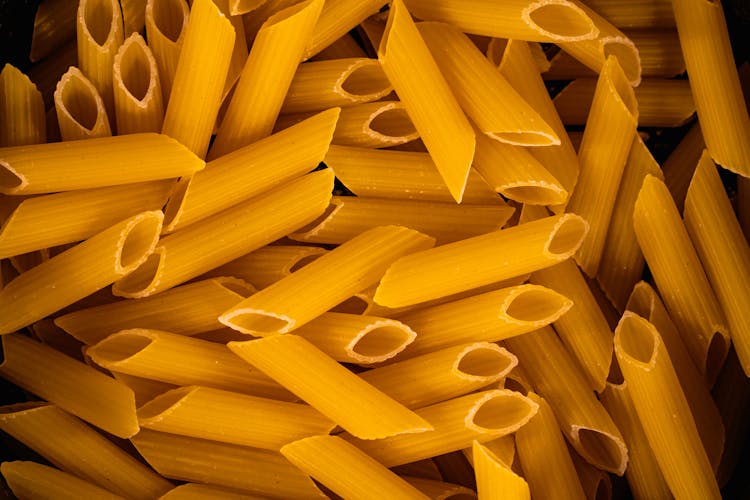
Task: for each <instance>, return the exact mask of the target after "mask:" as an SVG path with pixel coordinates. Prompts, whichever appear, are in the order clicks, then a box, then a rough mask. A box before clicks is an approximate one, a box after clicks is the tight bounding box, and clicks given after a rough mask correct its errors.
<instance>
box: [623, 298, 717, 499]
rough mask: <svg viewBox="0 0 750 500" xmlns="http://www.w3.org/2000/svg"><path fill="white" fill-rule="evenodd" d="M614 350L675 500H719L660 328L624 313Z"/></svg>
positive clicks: (714, 481)
mask: <svg viewBox="0 0 750 500" xmlns="http://www.w3.org/2000/svg"><path fill="white" fill-rule="evenodd" d="M615 353H616V354H617V360H618V362H619V364H620V369H621V370H622V373H623V376H624V377H625V381H626V382H627V383H628V391H629V393H630V396H631V397H632V399H633V406H634V407H635V410H636V413H637V414H638V418H639V420H640V422H641V425H642V426H643V430H644V432H645V434H646V437H647V438H648V442H649V444H650V446H651V449H652V450H653V452H654V456H655V458H656V461H657V462H658V463H659V467H660V468H661V471H662V473H663V474H664V479H665V480H666V482H667V484H668V485H669V488H670V490H671V491H672V494H673V495H674V496H675V497H676V498H721V494H720V492H719V487H718V485H717V484H716V478H715V477H714V474H713V470H712V467H711V463H710V462H709V460H708V456H707V455H706V452H705V450H704V449H703V446H702V443H701V440H700V436H699V435H698V431H697V429H696V427H695V421H694V420H693V418H692V416H691V414H690V408H689V406H688V404H687V400H686V399H685V395H684V394H683V393H682V390H681V389H680V383H679V381H678V380H677V375H676V374H675V371H674V368H673V367H672V362H671V361H670V359H669V354H667V352H666V350H665V347H664V343H663V342H662V341H661V337H660V336H659V332H658V331H657V330H656V328H655V327H654V326H653V325H652V324H651V323H649V322H648V321H647V320H645V319H643V318H641V317H640V316H638V315H636V314H634V313H631V312H626V313H625V314H624V315H623V317H622V319H621V320H620V323H619V324H618V325H617V329H616V330H615Z"/></svg>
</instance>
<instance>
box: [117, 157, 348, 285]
mask: <svg viewBox="0 0 750 500" xmlns="http://www.w3.org/2000/svg"><path fill="white" fill-rule="evenodd" d="M332 184H333V175H332V174H331V173H330V172H329V171H327V170H323V171H320V172H315V173H312V174H310V175H307V176H304V177H300V178H299V179H296V180H294V181H291V182H287V183H286V184H284V185H281V186H279V187H277V188H275V189H273V190H270V191H268V192H266V193H264V194H262V195H260V196H256V197H255V198H253V199H251V200H249V201H247V202H245V203H241V204H238V205H235V206H234V207H232V208H230V209H228V210H224V211H223V212H220V213H218V214H216V215H213V216H211V217H208V218H206V219H203V220H202V221H201V222H200V223H196V224H193V225H192V226H190V227H189V228H187V229H184V230H182V231H178V232H176V233H175V234H172V235H169V236H167V237H165V238H162V239H161V240H160V241H159V246H158V247H157V249H156V250H155V253H154V254H153V255H152V256H151V258H150V259H148V260H147V261H146V262H145V263H144V264H143V266H141V267H140V268H138V269H137V270H136V271H135V272H133V273H132V274H130V275H128V276H127V277H125V278H124V279H122V280H120V281H118V282H117V283H116V284H115V285H114V287H113V289H112V290H113V292H114V294H115V295H119V296H122V297H128V298H141V297H148V296H150V295H154V294H156V293H158V292H162V291H164V290H167V289H169V288H172V287H174V286H177V285H180V284H182V283H184V282H186V281H188V280H190V279H192V278H195V277H197V276H200V275H201V274H203V273H205V272H206V271H209V270H211V269H214V268H216V267H218V266H220V265H222V264H226V263H227V262H230V261H232V260H234V259H236V258H238V257H240V256H242V255H245V254H247V253H249V252H251V251H253V250H256V249H258V248H261V247H263V246H264V245H266V244H268V243H270V242H272V241H274V240H277V239H278V238H281V237H282V236H284V235H285V234H287V233H290V232H292V231H295V230H296V229H299V228H300V227H301V226H303V225H304V224H307V223H309V222H311V221H312V220H314V219H315V218H316V217H317V216H318V215H320V214H321V213H322V212H323V210H325V207H326V206H327V205H328V201H329V199H330V196H331V194H330V193H331V188H332Z"/></svg>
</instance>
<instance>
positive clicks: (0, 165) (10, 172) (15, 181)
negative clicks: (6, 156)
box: [0, 152, 29, 194]
mask: <svg viewBox="0 0 750 500" xmlns="http://www.w3.org/2000/svg"><path fill="white" fill-rule="evenodd" d="M0 154H2V153H1V152H0ZM28 185H29V181H28V180H27V179H26V176H24V175H23V174H21V173H19V172H16V170H15V169H14V168H13V167H11V166H10V163H8V162H7V161H4V160H3V159H2V158H0V193H2V194H16V193H17V192H19V191H22V190H23V189H24V188H25V187H26V186H28Z"/></svg>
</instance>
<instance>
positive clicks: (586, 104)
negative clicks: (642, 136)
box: [554, 78, 695, 127]
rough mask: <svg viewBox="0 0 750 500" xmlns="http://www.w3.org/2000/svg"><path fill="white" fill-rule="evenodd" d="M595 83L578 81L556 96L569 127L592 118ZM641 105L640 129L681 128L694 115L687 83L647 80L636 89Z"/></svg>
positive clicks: (561, 113)
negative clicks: (590, 112) (589, 117)
mask: <svg viewBox="0 0 750 500" xmlns="http://www.w3.org/2000/svg"><path fill="white" fill-rule="evenodd" d="M595 86H596V81H595V80H594V79H592V78H579V79H577V80H575V81H573V82H571V83H570V84H569V85H568V86H567V87H565V88H564V89H563V90H562V92H560V93H559V94H557V96H556V97H555V100H554V103H555V107H556V108H557V111H558V113H560V118H561V119H562V121H563V123H565V124H566V125H583V124H585V123H586V119H587V117H588V116H589V111H590V108H591V106H590V103H591V99H592V97H593V95H594V87H595ZM634 91H635V98H636V100H637V101H638V125H639V126H642V127H679V126H681V125H684V124H685V123H686V122H687V121H688V120H689V119H690V118H691V117H692V116H693V114H694V113H695V103H694V102H693V95H692V93H691V92H690V85H689V84H688V81H687V80H666V79H657V78H645V79H643V81H642V82H641V84H640V85H639V86H638V87H636V88H635V89H634Z"/></svg>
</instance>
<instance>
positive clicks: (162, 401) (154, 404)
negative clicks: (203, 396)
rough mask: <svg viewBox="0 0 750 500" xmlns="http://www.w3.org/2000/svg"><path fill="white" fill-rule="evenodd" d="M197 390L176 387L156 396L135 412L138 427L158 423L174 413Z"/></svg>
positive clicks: (194, 388) (191, 387) (194, 387)
mask: <svg viewBox="0 0 750 500" xmlns="http://www.w3.org/2000/svg"><path fill="white" fill-rule="evenodd" d="M197 389H198V388H197V387H196V386H187V387H178V388H177V389H172V390H171V391H167V392H165V393H163V394H160V395H159V396H156V397H155V398H154V399H152V400H151V401H149V402H148V403H146V404H144V405H143V406H141V407H140V408H138V410H136V412H137V415H138V425H140V426H141V427H148V426H149V425H152V424H155V423H158V422H160V421H161V420H163V419H164V418H165V417H168V416H169V414H170V413H172V412H173V411H175V410H176V409H177V408H178V407H179V406H180V405H181V404H182V403H183V402H184V401H185V400H186V399H187V398H189V397H190V394H191V393H193V392H195V391H196V390H197Z"/></svg>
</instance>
